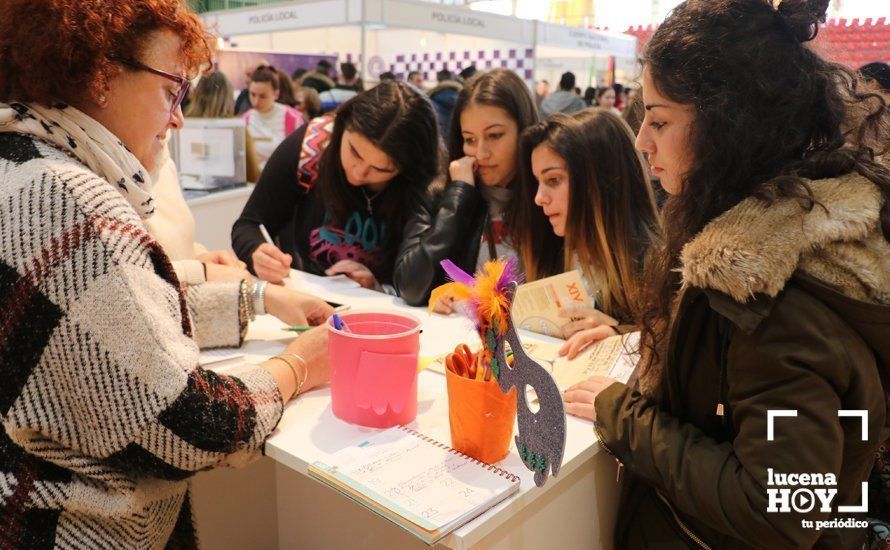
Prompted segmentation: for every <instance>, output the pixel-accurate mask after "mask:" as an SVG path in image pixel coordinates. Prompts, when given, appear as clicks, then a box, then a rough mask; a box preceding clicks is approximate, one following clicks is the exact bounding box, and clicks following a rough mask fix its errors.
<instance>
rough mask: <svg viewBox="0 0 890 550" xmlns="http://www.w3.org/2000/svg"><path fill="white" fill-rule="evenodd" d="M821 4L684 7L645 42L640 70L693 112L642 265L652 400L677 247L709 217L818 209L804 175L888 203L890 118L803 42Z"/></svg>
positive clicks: (887, 218)
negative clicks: (758, 206) (680, 170)
mask: <svg viewBox="0 0 890 550" xmlns="http://www.w3.org/2000/svg"><path fill="white" fill-rule="evenodd" d="M827 6H828V0H784V1H782V2H781V4H779V6H778V9H774V8H773V7H772V5H771V4H770V3H769V2H768V1H767V0H687V1H686V2H684V3H682V4H680V5H679V6H678V7H677V8H675V9H674V11H673V12H672V13H671V15H670V16H669V17H668V18H667V19H666V20H665V21H664V23H663V24H662V25H661V26H660V27H659V28H658V30H657V31H656V32H655V34H654V35H653V36H652V39H651V40H650V42H649V44H648V47H647V49H646V52H645V54H644V56H643V67H644V70H646V71H648V72H649V76H650V77H651V81H652V82H653V83H654V85H655V87H656V88H657V89H658V91H659V92H660V93H661V94H662V95H664V96H666V97H668V98H669V99H671V100H672V101H675V102H677V103H681V104H686V105H690V106H692V107H693V111H694V113H695V117H694V120H693V122H692V128H691V139H690V142H689V143H690V148H691V158H692V163H691V166H690V168H689V170H688V172H687V173H686V174H685V175H684V176H683V178H682V182H681V191H680V193H679V194H677V195H674V196H671V197H670V198H668V200H667V202H666V203H665V207H664V219H665V220H666V225H665V240H664V243H662V245H661V246H660V247H659V248H658V249H657V250H656V253H655V254H654V255H653V256H651V257H650V259H649V261H648V262H647V268H646V275H645V279H644V288H645V292H646V296H645V300H644V301H643V303H642V304H641V310H640V313H639V320H640V322H641V324H642V343H643V350H644V362H643V365H644V372H643V385H644V387H648V388H649V389H650V390H651V391H650V393H651V394H652V395H653V396H655V397H658V392H656V391H655V390H656V389H657V387H658V386H660V380H661V372H660V371H661V370H662V369H661V361H662V359H663V357H664V355H665V352H666V344H667V343H666V338H665V335H666V332H667V327H668V325H669V322H670V312H671V309H672V306H673V303H674V298H675V296H676V294H677V291H678V289H679V284H680V276H679V274H678V272H677V270H678V268H679V267H680V261H679V257H680V251H681V249H682V247H683V245H684V244H685V243H687V242H689V241H690V240H691V239H692V237H693V236H694V235H695V234H696V233H698V232H699V231H700V230H701V229H702V228H704V227H705V225H707V224H708V222H710V221H711V220H713V219H714V218H716V217H717V216H719V215H720V214H722V213H723V212H725V211H727V210H729V209H730V208H732V207H733V206H735V205H736V204H738V203H739V202H741V201H742V200H743V199H745V198H748V197H752V196H753V197H757V198H759V199H761V200H763V201H765V202H766V203H767V204H770V203H771V202H773V201H774V200H776V199H777V198H779V197H797V198H800V199H801V200H802V202H803V204H804V205H808V207H809V208H813V207H814V200H813V196H812V193H811V192H810V189H809V187H808V185H807V183H806V180H807V179H819V178H828V177H836V176H840V175H843V174H846V173H850V172H858V173H859V174H861V175H863V176H865V177H866V178H868V179H869V180H871V181H873V182H874V183H875V184H877V185H878V186H879V188H880V189H881V190H882V191H883V192H884V194H885V195H886V196H888V201H887V202H886V204H885V205H884V207H883V209H882V212H881V223H882V229H883V232H884V235H885V237H888V238H890V173H888V170H887V169H886V168H885V167H883V166H881V165H880V164H879V163H877V162H876V161H875V157H876V155H881V154H883V153H884V152H885V151H875V150H874V149H873V147H876V146H878V145H880V146H883V147H885V148H886V146H887V145H888V143H887V140H886V136H887V135H888V134H887V126H888V114H887V109H886V105H885V103H884V101H883V100H882V99H881V97H880V96H878V95H877V94H873V93H867V92H865V91H863V90H862V88H861V85H859V84H858V82H857V78H856V76H855V75H853V73H851V72H850V71H849V70H847V69H845V68H844V67H842V66H840V65H837V64H834V63H830V62H828V61H825V60H823V59H822V58H820V57H819V56H818V55H817V54H816V53H815V52H813V51H812V50H811V49H810V48H808V47H806V46H805V45H804V43H805V42H807V41H809V40H811V39H813V38H814V37H815V36H816V34H817V32H818V26H819V22H820V21H824V18H825V10H826V8H827Z"/></svg>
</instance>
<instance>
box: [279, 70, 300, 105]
mask: <svg viewBox="0 0 890 550" xmlns="http://www.w3.org/2000/svg"><path fill="white" fill-rule="evenodd" d="M277 73H278V103H281V104H282V105H287V106H288V107H294V106H296V104H297V100H296V98H294V84H293V82H291V79H290V76H288V74H287V73H286V72H284V71H282V70H280V69H279V70H278V71H277Z"/></svg>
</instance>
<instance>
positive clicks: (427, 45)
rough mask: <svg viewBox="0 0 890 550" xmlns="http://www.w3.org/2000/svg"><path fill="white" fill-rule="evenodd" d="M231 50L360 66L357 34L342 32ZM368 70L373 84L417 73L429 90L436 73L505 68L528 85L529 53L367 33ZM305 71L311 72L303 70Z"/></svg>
mask: <svg viewBox="0 0 890 550" xmlns="http://www.w3.org/2000/svg"><path fill="white" fill-rule="evenodd" d="M232 44H233V46H234V47H233V48H232V49H235V50H245V51H274V52H278V53H301V54H327V55H337V56H338V58H339V61H340V62H345V61H352V62H354V63H356V64H357V65H358V64H360V62H361V59H360V57H361V55H360V52H361V30H360V29H359V28H358V27H351V26H343V27H331V28H324V29H301V30H294V31H279V32H274V33H262V34H245V35H239V36H237V37H234V38H233V39H232ZM365 44H366V48H367V50H366V52H367V55H368V60H369V64H368V65H367V67H366V74H365V78H366V80H368V81H372V82H373V81H376V80H377V77H378V76H379V74H380V72H383V71H390V70H391V71H393V72H395V73H396V74H401V75H402V76H403V77H405V76H407V74H408V72H409V71H412V70H420V71H421V72H422V73H423V74H424V77H425V80H426V84H427V85H428V86H433V85H434V84H435V80H436V72H437V71H439V70H441V69H443V68H448V69H449V70H451V71H452V72H454V73H455V74H456V73H458V72H460V71H461V70H462V69H464V68H465V67H467V66H469V65H476V67H477V68H478V69H479V70H483V71H484V70H489V69H494V68H497V67H502V66H503V67H506V68H509V69H513V70H516V71H517V72H518V73H519V75H520V76H521V77H522V78H523V79H525V80H527V81H529V82H531V80H532V77H531V70H532V68H533V67H534V51H533V49H532V47H531V46H530V45H528V44H520V43H515V42H505V41H503V40H495V39H490V38H482V37H477V36H467V35H459V34H450V33H441V32H434V31H426V30H416V29H392V28H386V29H369V30H367V31H366V33H365ZM307 68H311V67H307Z"/></svg>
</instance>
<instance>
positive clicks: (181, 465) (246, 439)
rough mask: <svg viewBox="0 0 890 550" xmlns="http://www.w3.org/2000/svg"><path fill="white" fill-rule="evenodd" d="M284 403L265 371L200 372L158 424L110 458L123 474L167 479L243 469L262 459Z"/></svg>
mask: <svg viewBox="0 0 890 550" xmlns="http://www.w3.org/2000/svg"><path fill="white" fill-rule="evenodd" d="M283 405H284V404H283V402H282V399H281V394H280V393H279V391H278V386H277V385H276V383H275V380H274V379H273V378H272V376H271V375H270V374H269V373H268V372H267V371H266V370H265V369H263V368H261V367H257V366H245V367H242V368H241V369H239V370H238V371H237V372H234V373H233V374H232V375H231V376H222V375H219V374H216V373H213V372H211V371H207V370H204V369H201V368H197V369H195V370H194V371H192V372H191V373H190V374H189V377H188V385H187V387H186V389H185V390H184V391H183V392H182V394H181V395H180V396H179V397H178V398H177V399H176V400H175V401H174V402H173V403H172V404H171V405H170V406H169V407H168V408H167V409H165V410H164V411H163V412H162V413H161V414H160V415H159V416H158V418H157V420H156V421H155V422H152V423H150V424H149V425H148V426H147V428H146V430H145V431H144V432H142V433H141V434H140V435H139V437H138V438H137V439H136V440H135V441H134V442H132V443H130V444H129V445H127V447H126V448H125V449H124V450H122V451H120V452H118V453H116V454H115V455H113V456H111V457H109V459H110V460H111V461H112V462H113V463H114V464H115V465H116V466H117V467H119V468H121V469H123V470H125V471H128V472H132V473H137V474H142V475H150V476H153V477H160V478H163V479H185V478H187V477H189V476H190V475H192V474H194V473H195V472H197V471H200V470H204V469H209V468H213V467H217V466H235V467H239V466H244V465H246V464H248V463H250V462H251V461H252V460H254V459H255V458H257V457H258V456H259V454H260V453H259V450H260V449H261V447H262V444H263V441H264V440H265V438H266V437H267V436H268V434H269V433H271V431H272V430H273V429H274V428H275V426H276V424H278V420H279V419H280V418H281V414H282V411H283Z"/></svg>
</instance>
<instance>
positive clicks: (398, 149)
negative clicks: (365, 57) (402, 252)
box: [318, 81, 439, 243]
mask: <svg viewBox="0 0 890 550" xmlns="http://www.w3.org/2000/svg"><path fill="white" fill-rule="evenodd" d="M346 130H349V131H351V132H357V133H359V134H361V135H362V136H364V137H365V138H366V139H368V140H369V141H370V142H371V143H373V144H374V145H375V146H376V147H378V148H379V149H380V150H381V151H383V152H384V153H386V154H387V155H388V156H389V157H390V158H391V159H392V161H393V163H394V164H395V166H396V168H397V169H398V170H399V173H398V175H397V176H395V177H394V178H393V179H392V181H390V182H389V184H388V185H387V186H386V189H384V190H383V192H382V194H381V196H380V197H379V199H377V200H376V201H375V203H374V204H375V208H374V217H375V218H376V219H377V220H378V221H381V222H386V224H387V226H388V227H389V231H390V237H391V238H392V239H395V240H394V241H393V242H395V243H398V242H399V241H401V234H402V228H403V226H404V225H405V222H406V221H407V214H408V212H409V211H410V206H411V205H412V204H413V202H414V201H415V200H418V198H419V197H420V196H421V195H422V194H423V193H425V192H426V191H427V188H428V187H429V185H430V182H432V180H433V179H434V178H435V177H436V175H437V174H438V172H439V162H438V159H439V130H438V126H437V123H436V112H435V110H434V109H433V106H432V104H431V103H430V101H429V99H427V98H426V96H424V95H423V94H421V93H419V92H417V91H416V90H414V89H412V88H411V87H410V86H407V85H406V84H404V83H403V82H393V81H391V82H383V83H381V84H379V85H377V86H375V87H374V88H371V89H370V90H368V91H366V92H362V93H360V94H358V95H357V96H355V97H353V98H352V99H350V100H349V101H347V102H346V103H344V104H342V105H341V106H340V107H339V108H338V109H337V111H336V114H335V121H334V130H333V132H332V133H331V139H330V143H329V144H328V146H327V148H326V149H325V151H324V153H322V157H321V161H320V164H319V169H318V170H319V172H318V181H319V183H318V192H319V193H320V198H321V203H322V204H323V205H324V208H325V210H326V212H327V213H328V215H329V217H330V221H331V222H333V223H334V224H343V223H345V222H346V219H347V217H348V216H349V215H350V214H351V213H352V212H354V211H356V210H362V209H363V208H364V207H365V201H366V199H365V196H364V194H363V193H362V191H361V190H360V189H358V188H357V187H354V186H352V185H350V184H349V181H348V180H347V179H346V173H345V172H344V171H343V165H342V164H341V163H340V147H341V144H342V142H343V132H344V131H346Z"/></svg>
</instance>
